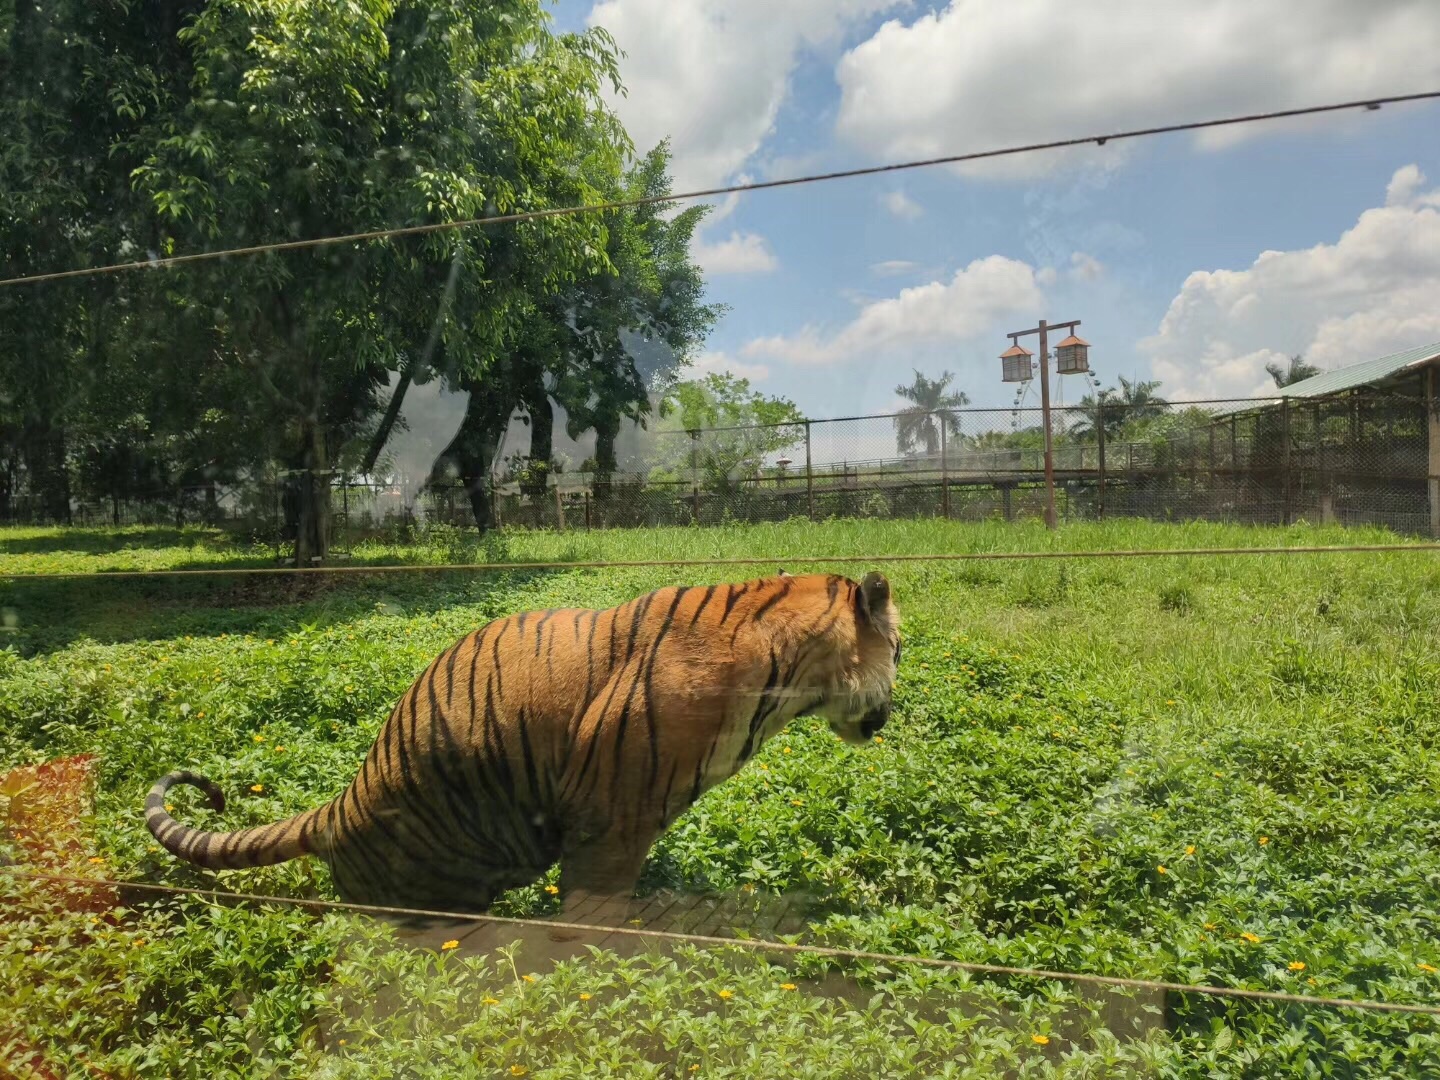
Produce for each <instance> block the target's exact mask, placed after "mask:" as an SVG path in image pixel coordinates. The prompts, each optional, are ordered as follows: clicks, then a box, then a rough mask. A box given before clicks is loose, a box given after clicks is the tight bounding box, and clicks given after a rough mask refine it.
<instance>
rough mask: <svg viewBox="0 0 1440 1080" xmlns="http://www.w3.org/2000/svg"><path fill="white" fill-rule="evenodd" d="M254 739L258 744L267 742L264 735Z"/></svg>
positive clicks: (256, 736)
mask: <svg viewBox="0 0 1440 1080" xmlns="http://www.w3.org/2000/svg"><path fill="white" fill-rule="evenodd" d="M253 738H254V739H255V741H256V742H264V741H265V736H264V735H255V736H253Z"/></svg>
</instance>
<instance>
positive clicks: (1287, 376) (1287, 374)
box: [1265, 353, 1320, 390]
mask: <svg viewBox="0 0 1440 1080" xmlns="http://www.w3.org/2000/svg"><path fill="white" fill-rule="evenodd" d="M1265 370H1266V371H1267V372H1268V373H1269V375H1270V378H1272V379H1274V380H1275V386H1276V388H1277V389H1280V390H1283V389H1285V387H1287V386H1291V385H1293V384H1295V383H1297V382H1304V381H1305V380H1306V379H1309V378H1311V377H1313V376H1315V375H1319V374H1320V369H1319V368H1318V367H1316V366H1315V365H1314V364H1307V363H1305V358H1304V355H1303V354H1301V353H1296V354H1295V355H1294V356H1292V357H1290V366H1289V367H1281V366H1280V365H1279V364H1266V365H1265Z"/></svg>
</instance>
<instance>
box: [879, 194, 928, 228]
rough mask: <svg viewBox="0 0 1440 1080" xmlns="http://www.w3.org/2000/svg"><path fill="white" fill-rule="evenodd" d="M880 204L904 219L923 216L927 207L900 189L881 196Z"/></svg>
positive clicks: (910, 219)
mask: <svg viewBox="0 0 1440 1080" xmlns="http://www.w3.org/2000/svg"><path fill="white" fill-rule="evenodd" d="M880 205H881V206H883V207H885V209H886V210H888V211H890V213H891V214H893V215H895V216H896V217H897V218H900V219H901V220H902V221H914V220H915V219H916V218H918V217H922V216H923V215H924V213H925V208H924V207H923V206H921V205H920V204H919V203H917V202H916V201H915V200H914V199H912V198H910V196H909V195H906V194H905V192H903V191H900V190H898V189H897V190H895V191H887V192H885V193H884V194H882V195H881V196H880Z"/></svg>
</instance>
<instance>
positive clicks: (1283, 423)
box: [1280, 397, 1290, 525]
mask: <svg viewBox="0 0 1440 1080" xmlns="http://www.w3.org/2000/svg"><path fill="white" fill-rule="evenodd" d="M1280 442H1281V448H1280V468H1281V470H1282V477H1281V481H1282V483H1283V485H1284V489H1285V496H1284V504H1283V517H1282V518H1281V520H1282V521H1283V522H1284V524H1286V525H1289V524H1290V399H1289V398H1288V397H1282V398H1281V399H1280Z"/></svg>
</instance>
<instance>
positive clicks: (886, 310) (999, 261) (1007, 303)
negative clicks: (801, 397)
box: [741, 255, 1040, 365]
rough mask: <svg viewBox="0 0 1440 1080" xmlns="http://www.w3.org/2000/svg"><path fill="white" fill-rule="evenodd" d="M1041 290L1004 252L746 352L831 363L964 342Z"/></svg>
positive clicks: (1027, 305) (754, 344)
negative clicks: (833, 322) (832, 326)
mask: <svg viewBox="0 0 1440 1080" xmlns="http://www.w3.org/2000/svg"><path fill="white" fill-rule="evenodd" d="M1039 305H1040V289H1039V287H1038V286H1037V284H1036V281H1035V272H1034V270H1033V269H1032V268H1031V267H1030V266H1029V265H1028V264H1027V263H1023V262H1018V261H1016V260H1014V259H1007V258H1005V257H1004V256H1001V255H991V256H989V257H988V258H984V259H977V260H975V261H974V262H972V263H971V264H970V265H969V266H966V267H965V268H964V269H961V270H957V271H956V272H955V275H954V277H952V278H951V279H950V280H949V281H948V282H943V281H932V282H930V283H929V284H926V285H917V286H915V287H913V288H908V289H902V290H901V291H900V292H899V294H897V295H896V296H893V297H888V298H886V299H884V300H876V301H874V302H873V303H870V304H867V305H866V306H865V307H863V308H862V309H861V310H860V313H859V314H858V315H856V316H855V318H854V319H853V320H852V321H851V322H850V323H849V324H847V325H846V326H844V327H843V328H841V329H840V330H839V331H838V332H836V333H834V334H830V335H826V334H824V333H822V332H821V331H820V330H819V329H818V328H816V327H813V326H807V327H805V328H804V329H802V330H801V331H799V332H798V333H796V334H792V335H789V336H785V335H779V336H775V337H768V338H758V339H756V340H754V341H751V342H749V343H747V344H746V345H745V347H744V348H743V349H742V350H741V352H742V353H743V354H744V355H745V356H748V357H770V358H774V359H778V360H785V361H789V362H791V363H796V364H815V365H821V364H832V363H835V362H837V361H840V360H845V359H849V358H852V357H857V356H864V357H867V358H869V357H875V356H877V355H884V354H886V353H891V352H895V351H897V350H902V349H913V348H914V347H916V346H924V345H934V344H944V343H952V342H957V341H965V340H969V339H972V338H976V337H979V336H981V335H983V334H986V333H991V332H993V327H992V324H993V323H994V322H995V321H996V320H997V319H999V318H1000V317H1001V316H1004V315H1010V314H1012V313H1016V312H1022V311H1031V310H1035V309H1037V308H1038V307H1039Z"/></svg>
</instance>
